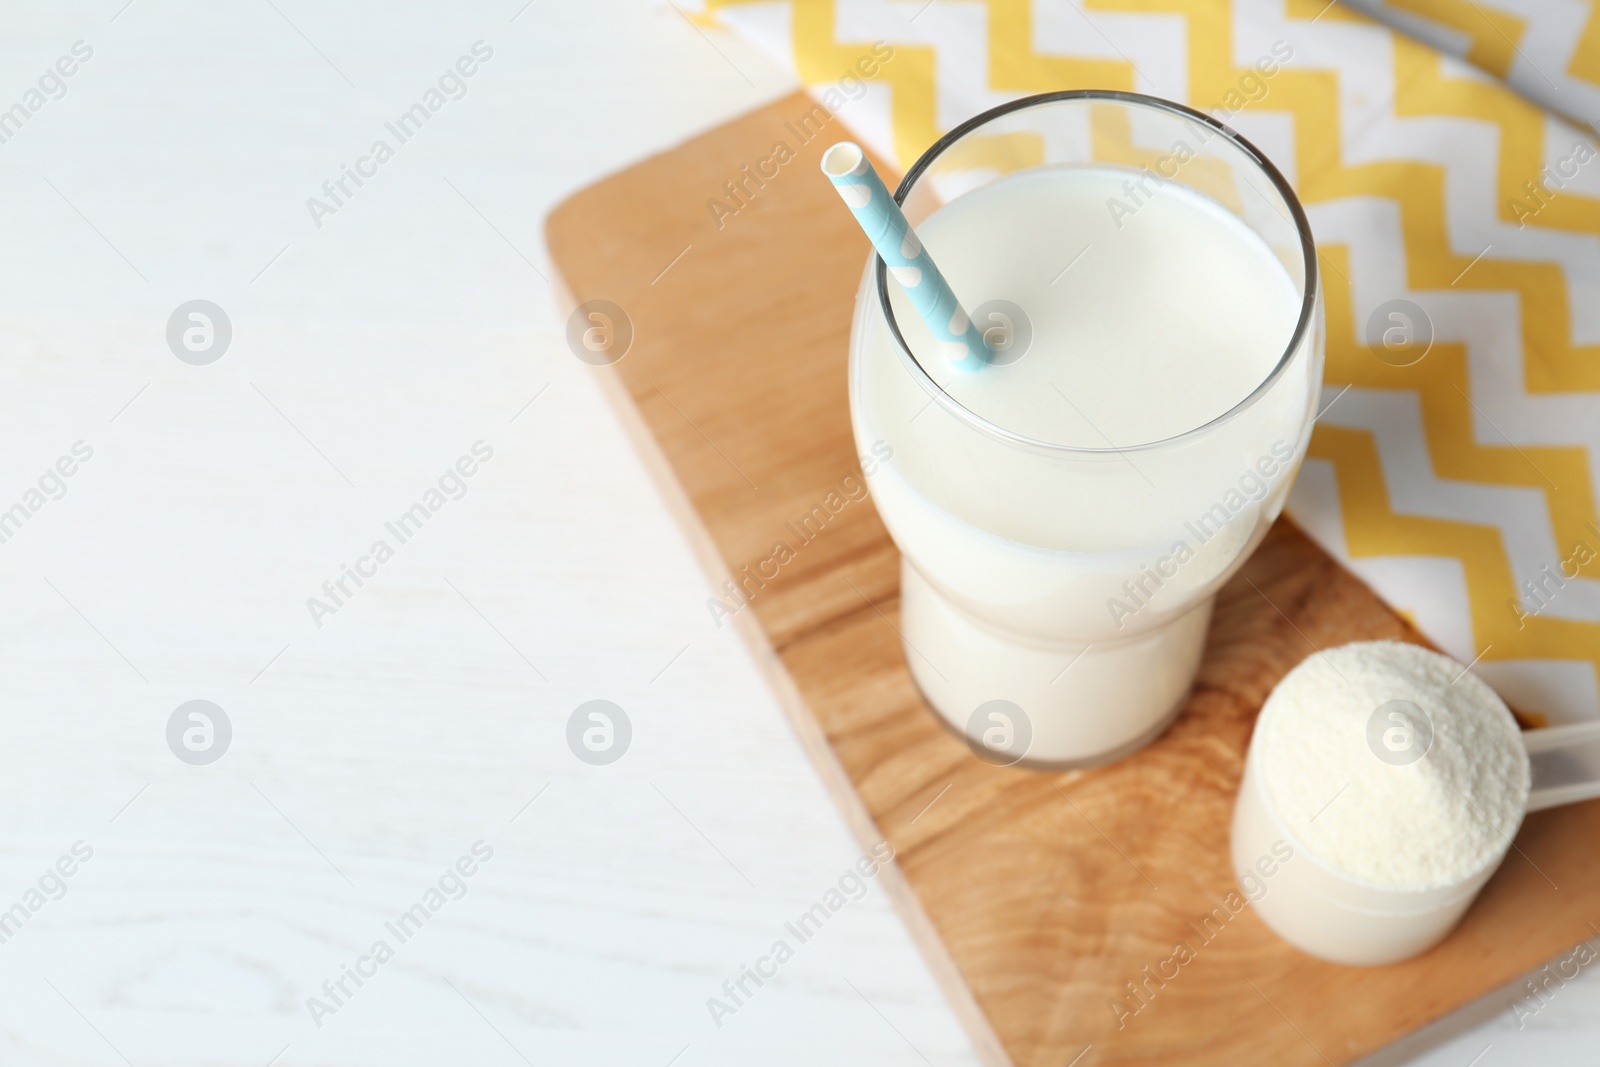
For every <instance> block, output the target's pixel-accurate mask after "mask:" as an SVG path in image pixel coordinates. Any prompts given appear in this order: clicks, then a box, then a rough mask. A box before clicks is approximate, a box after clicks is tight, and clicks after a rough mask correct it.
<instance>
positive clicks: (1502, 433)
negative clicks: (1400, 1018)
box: [680, 0, 1600, 722]
mask: <svg viewBox="0 0 1600 1067" xmlns="http://www.w3.org/2000/svg"><path fill="white" fill-rule="evenodd" d="M1455 2H1456V0H1449V2H1448V3H1447V2H1446V0H1405V3H1406V4H1407V6H1408V7H1410V6H1412V5H1415V6H1417V7H1434V6H1437V7H1441V8H1442V7H1450V6H1453V4H1454V3H1455ZM1463 2H1468V3H1469V6H1474V7H1475V6H1476V5H1477V2H1478V0H1463ZM1501 2H1502V3H1504V4H1509V3H1510V0H1501ZM1546 2H1549V0H1546ZM1396 6H1397V5H1396ZM1578 6H1583V5H1578ZM680 9H681V7H680ZM697 10H698V12H699V14H698V15H697V16H695V17H697V18H703V19H706V20H708V21H716V22H718V23H721V24H724V25H726V26H728V27H731V28H733V29H734V30H736V31H737V32H739V33H741V34H744V35H746V36H747V37H749V38H751V39H753V40H754V41H755V42H757V43H758V44H759V45H761V46H762V47H764V48H765V49H767V50H768V51H770V52H771V53H772V54H773V55H774V56H777V57H779V58H781V60H782V61H783V62H785V63H788V64H789V65H791V66H792V67H793V69H794V70H795V71H796V73H797V75H798V76H799V78H800V79H801V80H802V81H803V82H804V83H805V84H806V85H807V86H808V88H809V89H810V90H811V92H812V95H813V96H814V97H815V98H816V100H817V101H818V102H819V103H820V104H821V105H822V106H823V107H825V108H826V109H828V110H829V111H830V112H833V113H835V114H837V116H838V117H839V118H840V119H841V120H842V121H843V122H844V123H845V124H846V125H848V126H849V127H850V128H851V129H852V130H853V131H855V132H856V133H857V135H858V136H859V138H860V139H861V140H862V141H864V142H866V143H867V144H868V145H869V146H870V147H871V148H872V149H873V150H874V151H876V152H877V153H878V154H879V156H880V157H881V158H883V159H885V160H888V161H891V162H893V163H895V164H896V165H898V166H899V167H900V168H902V169H904V168H905V167H906V166H908V165H909V164H910V163H911V162H912V161H914V160H915V159H916V157H917V156H918V155H919V154H920V153H921V152H922V151H923V150H924V149H925V148H926V147H927V146H928V145H930V144H931V143H932V142H933V141H934V140H936V139H937V137H938V136H939V135H940V134H941V133H942V132H943V131H945V130H948V129H949V128H951V127H952V126H954V125H956V124H958V123H959V122H961V121H962V120H964V119H966V118H968V117H970V116H971V115H973V114H976V113H977V112H979V111H982V110H985V109H987V108H989V107H991V106H994V105H996V104H999V103H1001V102H1003V101H1005V100H1008V99H1014V98H1016V97H1019V96H1024V95H1028V94H1031V93H1035V92H1042V91H1047V90H1056V89H1066V88H1091V87H1092V88H1108V89H1124V90H1135V91H1139V92H1144V93H1149V94H1152V95H1156V96H1163V97H1166V98H1168V99H1171V100H1176V101H1179V102H1181V103H1185V104H1188V105H1189V106H1191V107H1194V108H1198V109H1200V110H1202V111H1207V112H1209V113H1212V114H1214V115H1216V116H1217V117H1219V118H1222V119H1224V120H1225V121H1226V122H1228V124H1229V125H1231V126H1232V127H1234V128H1235V129H1237V130H1238V131H1239V132H1240V133H1242V134H1243V135H1244V136H1246V137H1248V138H1249V139H1250V140H1252V141H1253V142H1254V143H1255V144H1256V145H1257V146H1259V147H1260V148H1262V149H1263V150H1264V151H1265V152H1266V153H1267V154H1268V155H1269V156H1271V158H1272V159H1273V160H1274V161H1275V162H1276V163H1277V164H1278V166H1279V168H1280V169H1281V170H1283V172H1284V173H1285V175H1286V176H1287V177H1288V179H1289V180H1290V181H1291V182H1292V183H1293V184H1294V186H1295V188H1296V190H1297V191H1298V193H1299V195H1300V197H1301V200H1302V201H1303V202H1304V204H1305V206H1306V210H1307V213H1308V215H1309V217H1310V220H1311V224H1312V228H1313V230H1314V231H1315V234H1316V238H1317V242H1318V245H1319V249H1320V252H1319V254H1320V259H1321V264H1322V274H1323V284H1324V294H1325V298H1326V303H1327V320H1328V331H1327V332H1328V340H1327V348H1328V355H1327V367H1326V378H1325V384H1324V391H1323V400H1322V404H1323V408H1322V414H1321V415H1320V417H1319V420H1318V422H1317V425H1316V429H1315V433H1314V435H1313V438H1312V443H1311V449H1310V454H1309V457H1308V459H1307V461H1306V465H1305V467H1304V469H1303V471H1302V473H1301V475H1300V479H1299V482H1298V483H1297V486H1296V488H1295V491H1294V494H1293V496H1292V497H1291V500H1290V511H1291V514H1292V515H1293V517H1294V518H1295V519H1296V521H1297V522H1298V523H1299V524H1300V525H1301V526H1302V527H1303V528H1304V529H1305V530H1306V531H1307V532H1308V533H1309V534H1310V535H1311V536H1312V537H1313V538H1315V539H1316V540H1317V541H1318V543H1320V544H1321V545H1322V546H1323V547H1324V548H1325V549H1326V550H1327V551H1328V552H1330V553H1331V554H1332V555H1333V556H1335V557H1336V558H1337V559H1338V560H1340V561H1341V562H1342V563H1343V564H1344V565H1345V566H1346V567H1348V568H1349V569H1350V570H1351V571H1353V572H1354V573H1356V574H1357V575H1359V576H1360V577H1361V578H1362V579H1363V580H1365V581H1366V582H1367V583H1368V584H1369V585H1370V586H1371V587H1372V588H1373V589H1374V590H1375V591H1376V592H1377V593H1378V594H1379V595H1380V596H1381V597H1383V598H1384V600H1385V601H1387V602H1388V603H1389V604H1390V605H1391V606H1393V607H1394V608H1395V609H1396V610H1397V611H1399V612H1401V613H1402V614H1404V615H1405V616H1406V617H1407V618H1409V619H1410V620H1411V621H1413V622H1414V623H1415V624H1416V625H1417V627H1418V628H1419V629H1420V630H1421V631H1422V632H1423V633H1425V634H1426V635H1427V636H1428V637H1429V639H1431V640H1432V641H1434V642H1435V643H1436V644H1437V645H1439V647H1441V648H1443V649H1444V650H1445V651H1447V652H1449V653H1450V654H1451V655H1453V656H1455V657H1456V658H1457V659H1459V660H1460V661H1461V662H1463V663H1469V664H1472V665H1473V668H1474V670H1475V671H1477V673H1478V674H1479V675H1480V676H1482V677H1483V678H1484V679H1485V680H1487V681H1488V682H1489V683H1490V684H1491V685H1493V686H1495V687H1496V688H1497V689H1498V690H1499V692H1500V693H1501V694H1502V696H1504V697H1505V699H1506V700H1507V701H1508V702H1510V703H1511V704H1512V706H1513V707H1515V708H1517V709H1518V710H1519V711H1520V712H1522V713H1524V714H1525V715H1527V716H1528V717H1530V718H1531V719H1532V720H1533V721H1535V722H1561V721H1577V720H1584V719H1594V718H1600V682H1597V678H1600V581H1597V580H1596V579H1597V578H1600V521H1597V516H1596V506H1595V501H1596V473H1595V472H1596V468H1597V465H1600V299H1597V296H1600V163H1596V162H1594V161H1595V158H1596V155H1597V150H1596V148H1595V145H1594V143H1593V142H1592V141H1591V140H1590V139H1589V137H1588V136H1587V135H1586V134H1584V133H1582V132H1580V131H1579V130H1578V129H1577V128H1576V127H1574V126H1573V125H1571V124H1570V123H1569V122H1567V121H1566V120H1565V119H1562V118H1558V117H1556V116H1555V115H1553V114H1551V113H1550V112H1547V111H1545V110H1542V109H1541V108H1539V107H1537V106H1535V105H1534V104H1533V103H1530V102H1529V100H1527V99H1525V98H1524V97H1523V96H1521V95H1519V94H1518V93H1517V92H1514V91H1512V90H1511V89H1510V88H1508V87H1507V86H1506V85H1505V84H1504V83H1502V82H1500V81H1499V80H1498V79H1496V78H1494V77H1493V76H1491V75H1490V74H1487V73H1485V71H1484V70H1482V69H1480V68H1478V67H1476V66H1472V65H1470V64H1468V63H1466V62H1463V61H1461V60H1459V59H1457V58H1455V57H1454V56H1450V55H1445V54H1442V53H1441V52H1440V51H1438V50H1436V49H1434V48H1432V47H1429V46H1428V45H1426V44H1423V43H1419V42H1417V41H1415V40H1413V39H1412V38H1410V37H1408V36H1405V35H1404V34H1400V33H1397V32H1395V31H1394V30H1392V29H1390V28H1389V27H1387V26H1385V25H1383V24H1380V23H1378V22H1375V21H1373V20H1372V19H1371V18H1369V17H1367V16H1366V15H1364V14H1362V13H1360V12H1357V11H1353V10H1351V9H1349V8H1348V7H1346V6H1345V5H1344V4H1340V3H1337V2H1332V3H1330V2H1328V0H1079V2H1069V0H987V2H978V0H961V2H951V0H783V2H774V0H761V2H749V0H701V3H700V5H699V7H698V9H697ZM1490 10H1491V11H1493V10H1498V8H1491V9H1490ZM1533 25H1534V20H1529V21H1528V23H1527V26H1526V27H1525V31H1526V32H1524V33H1523V34H1522V35H1521V37H1520V38H1519V39H1520V40H1522V41H1523V42H1524V43H1525V45H1526V48H1525V49H1524V50H1526V51H1528V53H1529V56H1530V57H1531V56H1532V54H1533V51H1532V50H1533V41H1534V36H1533V35H1532V29H1531V27H1533ZM1540 39H1542V38H1540ZM1585 40H1587V38H1585ZM1459 50H1461V51H1468V50H1467V49H1459ZM885 54H887V58H885ZM1512 54H1513V56H1514V57H1515V56H1516V55H1517V52H1516V50H1513V53H1512ZM1567 54H1568V55H1569V56H1570V55H1571V54H1573V50H1572V49H1571V48H1568V49H1567ZM1597 54H1600V53H1597ZM1502 58H1503V57H1502ZM1521 64H1522V60H1521V59H1515V58H1514V59H1513V60H1512V61H1510V62H1509V65H1506V66H1505V67H1504V69H1505V72H1506V73H1507V74H1508V75H1509V76H1515V77H1522V74H1521V71H1522V70H1523V66H1522V65H1521ZM1526 66H1527V69H1528V70H1529V71H1530V72H1532V71H1533V66H1532V62H1531V60H1530V61H1529V62H1527V63H1526ZM1549 67H1550V73H1551V74H1552V76H1553V75H1554V74H1555V68H1556V62H1555V61H1554V60H1551V61H1550V64H1549ZM1573 68H1574V63H1573V61H1572V60H1571V59H1570V58H1569V59H1568V60H1567V61H1566V66H1565V67H1563V68H1561V69H1563V70H1570V69H1573ZM1534 76H1535V77H1537V73H1536V72H1535V73H1534ZM1573 76H1574V77H1575V75H1573ZM1524 80H1526V79H1524ZM1573 110H1576V111H1583V110H1584V108H1582V107H1579V108H1575V109H1573ZM1596 114H1597V115H1600V109H1597V110H1596ZM1133 147H1135V148H1141V146H1133ZM1142 147H1144V148H1148V149H1149V150H1150V152H1151V158H1154V157H1155V155H1157V154H1159V150H1160V149H1161V148H1162V146H1159V145H1150V146H1142ZM986 150H987V151H988V152H989V153H990V154H991V156H992V157H993V158H990V159H987V160H985V159H974V161H973V164H974V166H996V165H1004V162H1003V160H1000V159H999V157H1002V156H1004V154H1005V153H1006V152H1007V151H1008V150H1009V151H1014V150H1015V146H1007V145H1006V144H994V145H991V146H987V148H986ZM1126 150H1127V146H1124V151H1126ZM1552 175H1555V176H1558V178H1559V184H1557V183H1556V182H1553V181H1551V180H1550V176H1552Z"/></svg>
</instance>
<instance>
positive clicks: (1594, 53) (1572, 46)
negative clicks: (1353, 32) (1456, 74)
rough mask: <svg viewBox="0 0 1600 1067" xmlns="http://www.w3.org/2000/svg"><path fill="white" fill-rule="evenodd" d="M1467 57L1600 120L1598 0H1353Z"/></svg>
mask: <svg viewBox="0 0 1600 1067" xmlns="http://www.w3.org/2000/svg"><path fill="white" fill-rule="evenodd" d="M1348 2H1349V3H1350V4H1351V6H1353V7H1358V8H1360V9H1361V10H1363V11H1366V12H1367V13H1369V14H1371V15H1372V16H1373V17H1375V18H1378V19H1381V20H1382V21H1384V22H1387V23H1388V24H1389V25H1391V26H1395V27H1397V28H1399V29H1402V30H1405V31H1406V32H1407V33H1409V34H1411V35H1412V36H1414V37H1416V38H1418V39H1419V40H1423V41H1426V42H1427V43H1429V44H1431V45H1433V46H1434V47H1435V48H1437V49H1439V50H1440V51H1441V52H1448V53H1449V54H1450V55H1453V56H1460V57H1461V58H1462V59H1466V60H1468V61H1470V62H1472V63H1474V64H1475V65H1477V66H1478V67H1481V68H1482V69H1483V70H1485V71H1488V72H1489V73H1490V74H1493V75H1494V76H1495V77H1497V78H1499V79H1501V80H1502V81H1504V82H1505V83H1506V84H1508V85H1510V86H1511V87H1512V88H1514V89H1516V90H1517V91H1518V92H1519V93H1521V94H1522V95H1523V96H1526V97H1527V98H1528V99H1529V100H1532V101H1534V102H1535V103H1537V104H1540V105H1542V106H1544V107H1547V108H1549V109H1550V110H1551V111H1554V112H1556V113H1557V114H1560V115H1565V116H1567V117H1568V118H1569V119H1571V120H1572V121H1573V122H1576V123H1578V124H1579V125H1582V126H1588V127H1589V128H1591V129H1593V128H1595V123H1596V122H1600V7H1597V5H1596V0H1348Z"/></svg>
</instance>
